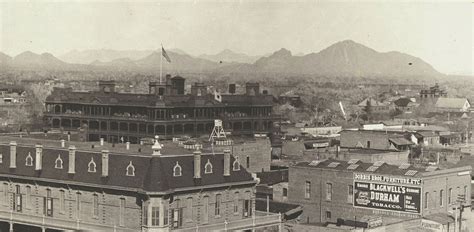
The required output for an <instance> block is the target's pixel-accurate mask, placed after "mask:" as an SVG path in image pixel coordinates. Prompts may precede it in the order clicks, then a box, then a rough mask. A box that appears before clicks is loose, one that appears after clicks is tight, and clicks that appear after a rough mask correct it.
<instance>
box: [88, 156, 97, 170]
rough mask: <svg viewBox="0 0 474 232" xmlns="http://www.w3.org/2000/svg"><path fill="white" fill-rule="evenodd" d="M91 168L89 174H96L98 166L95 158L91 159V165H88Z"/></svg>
mask: <svg viewBox="0 0 474 232" xmlns="http://www.w3.org/2000/svg"><path fill="white" fill-rule="evenodd" d="M87 166H88V167H89V168H88V172H96V171H97V170H96V167H97V165H96V164H95V162H94V158H91V161H90V162H89V164H88V165H87Z"/></svg>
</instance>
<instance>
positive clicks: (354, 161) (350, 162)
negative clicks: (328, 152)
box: [347, 159, 359, 164]
mask: <svg viewBox="0 0 474 232" xmlns="http://www.w3.org/2000/svg"><path fill="white" fill-rule="evenodd" d="M358 162H359V159H351V160H349V161H348V162H347V163H348V164H356V163H358Z"/></svg>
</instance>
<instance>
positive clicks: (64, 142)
mask: <svg viewBox="0 0 474 232" xmlns="http://www.w3.org/2000/svg"><path fill="white" fill-rule="evenodd" d="M65 146H66V140H64V139H61V147H65Z"/></svg>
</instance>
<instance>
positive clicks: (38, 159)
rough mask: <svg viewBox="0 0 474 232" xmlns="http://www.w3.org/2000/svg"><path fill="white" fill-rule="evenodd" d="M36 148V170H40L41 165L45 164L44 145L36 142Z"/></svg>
mask: <svg viewBox="0 0 474 232" xmlns="http://www.w3.org/2000/svg"><path fill="white" fill-rule="evenodd" d="M35 149H36V162H35V170H36V171H40V170H41V166H42V164H43V145H41V144H36V145H35Z"/></svg>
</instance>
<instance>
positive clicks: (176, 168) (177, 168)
mask: <svg viewBox="0 0 474 232" xmlns="http://www.w3.org/2000/svg"><path fill="white" fill-rule="evenodd" d="M181 171H182V168H181V166H180V165H179V163H178V161H176V165H175V166H174V168H173V176H181V175H182V173H181Z"/></svg>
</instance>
